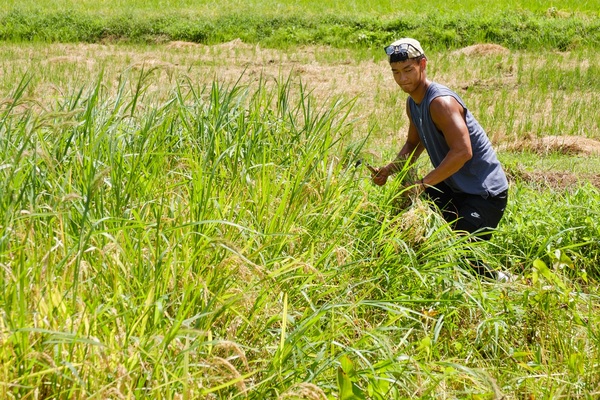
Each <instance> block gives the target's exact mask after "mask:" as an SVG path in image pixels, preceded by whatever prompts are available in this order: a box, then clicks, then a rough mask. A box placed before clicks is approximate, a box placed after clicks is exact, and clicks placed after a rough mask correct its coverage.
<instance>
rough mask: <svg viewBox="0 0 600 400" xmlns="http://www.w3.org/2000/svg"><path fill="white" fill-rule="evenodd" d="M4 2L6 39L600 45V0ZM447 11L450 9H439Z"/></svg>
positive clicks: (0, 34) (0, 17)
mask: <svg viewBox="0 0 600 400" xmlns="http://www.w3.org/2000/svg"><path fill="white" fill-rule="evenodd" d="M5 4H6V5H5V6H4V7H3V8H2V9H1V10H0V40H10V41H27V42H28V41H40V42H88V43H95V42H124V41H125V42H135V43H164V42H168V41H171V40H185V41H191V42H196V43H203V44H215V43H221V42H226V41H231V40H234V39H236V38H240V39H242V40H243V41H244V42H248V43H257V42H260V43H262V44H263V45H266V46H269V47H280V48H281V47H283V48H285V47H290V46H297V45H319V44H321V45H330V46H335V47H339V48H374V47H375V48H380V47H381V46H383V44H385V43H387V42H389V41H391V39H392V38H394V37H401V36H409V35H412V36H418V37H419V38H421V40H422V41H423V42H424V43H426V44H427V45H428V48H438V49H449V48H457V47H458V48H460V47H464V46H467V45H472V44H475V43H496V44H501V45H504V46H506V47H509V48H512V49H540V48H543V49H557V50H561V51H565V50H572V49H579V48H597V47H600V19H599V18H598V10H600V7H598V2H597V1H593V2H573V1H569V2H561V3H560V5H556V4H552V3H549V2H539V1H528V2H518V1H508V2H503V1H493V2H476V1H468V2H455V1H451V2H448V1H429V2H426V3H423V4H419V6H418V7H415V5H414V4H413V3H411V2H406V1H404V2H390V1H376V2H367V1H353V2H330V1H321V2H319V1H314V0H311V1H300V2H296V1H285V2H275V1H250V2H243V3H242V2H240V1H218V2H215V1H213V2H208V1H201V2H195V1H194V2H192V1H158V0H156V1H148V2H143V1H139V0H129V1H118V2H116V1H90V0H84V1H49V0H46V1H43V2H39V1H30V0H28V1H19V2H17V1H14V0H9V1H8V2H5ZM440 10H443V12H440Z"/></svg>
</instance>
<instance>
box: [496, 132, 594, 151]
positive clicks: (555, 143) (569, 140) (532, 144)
mask: <svg viewBox="0 0 600 400" xmlns="http://www.w3.org/2000/svg"><path fill="white" fill-rule="evenodd" d="M500 149H501V150H507V151H513V152H522V151H527V152H531V153H535V154H540V155H547V154H551V153H559V154H565V155H600V141H599V140H595V139H590V138H586V137H583V136H544V137H533V138H531V137H528V138H524V139H522V140H517V141H515V142H511V143H504V144H503V145H501V146H500Z"/></svg>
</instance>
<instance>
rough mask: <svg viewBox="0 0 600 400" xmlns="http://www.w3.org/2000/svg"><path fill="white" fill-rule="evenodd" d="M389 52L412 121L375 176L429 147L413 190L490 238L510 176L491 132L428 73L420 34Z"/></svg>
mask: <svg viewBox="0 0 600 400" xmlns="http://www.w3.org/2000/svg"><path fill="white" fill-rule="evenodd" d="M385 52H386V54H387V56H388V61H389V63H390V66H391V68H392V74H393V75H394V80H395V81H396V83H397V84H398V86H400V88H401V89H402V90H403V91H404V92H405V93H407V94H408V96H409V97H408V99H407V102H406V113H407V114H408V119H409V122H410V125H409V128H408V136H407V139H406V143H405V144H404V146H403V147H402V149H401V150H400V153H398V156H397V157H396V159H395V160H394V161H392V162H391V163H389V164H387V165H386V166H384V167H381V168H377V169H375V172H374V173H373V182H375V183H376V184H377V185H380V186H381V185H384V184H385V183H386V181H387V179H388V177H389V176H390V175H392V174H394V173H395V172H398V171H400V170H401V169H402V167H403V166H404V164H405V162H407V161H408V162H409V163H414V161H415V159H416V158H417V157H419V155H420V154H421V153H422V152H423V150H427V153H428V155H429V158H430V160H431V163H432V164H433V167H434V168H433V169H432V170H431V171H430V172H429V173H427V174H426V175H424V176H423V177H422V178H421V179H419V180H417V181H416V182H411V184H412V186H413V190H416V191H417V194H420V193H422V192H423V191H424V192H425V195H426V196H427V197H428V198H429V199H431V200H432V201H433V202H434V203H435V204H436V205H437V206H438V208H439V209H440V210H441V211H442V214H443V216H444V219H445V220H446V221H447V222H448V223H450V225H451V226H452V228H453V229H455V230H457V231H466V232H469V233H472V234H474V235H475V236H474V237H477V238H479V239H483V240H489V239H490V237H491V231H492V230H493V229H494V228H496V227H497V226H498V223H499V222H500V219H501V218H502V215H503V214H504V209H505V207H506V202H507V194H508V181H507V179H506V175H505V174H504V171H503V170H502V166H501V165H500V162H499V161H498V158H497V157H496V153H495V152H494V150H493V148H492V145H491V143H490V141H489V139H488V137H487V134H486V133H485V131H484V129H483V128H482V127H481V125H480V124H479V122H477V120H476V119H475V118H474V117H473V115H472V114H471V112H470V111H469V109H468V108H467V107H466V106H465V103H464V102H463V100H462V99H461V98H460V97H459V96H458V94H456V93H455V92H453V91H452V90H450V89H448V88H447V87H445V86H443V85H441V84H439V83H436V82H432V81H430V80H428V79H427V74H426V67H427V58H426V57H425V53H424V52H423V48H422V47H421V44H420V43H419V42H418V41H417V40H415V39H411V38H404V39H400V40H397V41H395V42H394V43H392V44H391V45H390V46H388V47H386V48H385ZM474 264H475V265H473V267H474V269H475V271H476V272H477V273H479V274H480V275H483V276H486V277H489V278H497V279H500V280H504V279H505V278H506V275H504V274H502V273H495V272H492V271H489V270H488V269H487V268H486V267H485V266H484V265H483V264H482V263H480V262H475V263H474Z"/></svg>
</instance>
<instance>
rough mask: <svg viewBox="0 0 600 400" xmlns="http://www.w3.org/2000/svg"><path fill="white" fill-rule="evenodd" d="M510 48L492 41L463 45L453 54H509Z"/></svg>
mask: <svg viewBox="0 0 600 400" xmlns="http://www.w3.org/2000/svg"><path fill="white" fill-rule="evenodd" d="M508 53H510V50H509V49H507V48H506V47H503V46H500V45H499V44H492V43H484V44H474V45H472V46H468V47H463V48H462V49H459V50H456V51H454V52H452V54H456V55H466V56H473V55H475V56H488V55H495V54H498V55H501V54H508Z"/></svg>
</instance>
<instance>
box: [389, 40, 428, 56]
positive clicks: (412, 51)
mask: <svg viewBox="0 0 600 400" xmlns="http://www.w3.org/2000/svg"><path fill="white" fill-rule="evenodd" d="M403 44H404V45H408V44H409V45H410V46H407V50H408V58H417V57H419V56H424V55H425V52H424V51H423V48H422V47H421V43H419V41H418V40H415V39H412V38H402V39H398V40H396V41H395V42H394V43H392V44H391V45H390V46H400V45H403Z"/></svg>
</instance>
